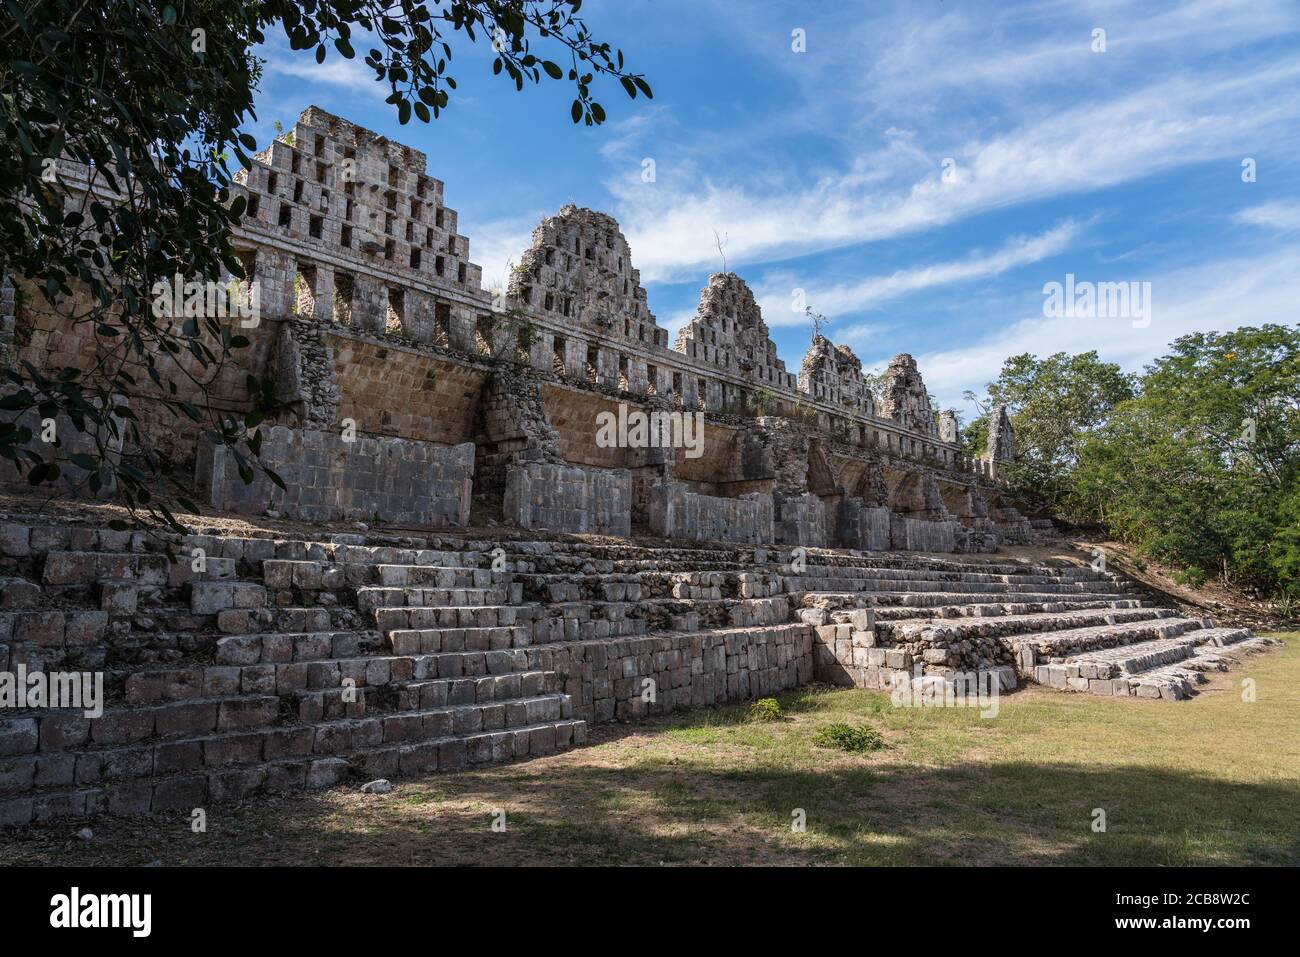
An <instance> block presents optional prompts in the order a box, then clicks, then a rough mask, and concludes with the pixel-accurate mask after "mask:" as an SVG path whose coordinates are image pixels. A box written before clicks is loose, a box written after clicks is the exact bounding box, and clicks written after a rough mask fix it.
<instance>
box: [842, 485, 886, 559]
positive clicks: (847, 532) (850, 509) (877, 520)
mask: <svg viewBox="0 0 1300 957" xmlns="http://www.w3.org/2000/svg"><path fill="white" fill-rule="evenodd" d="M838 511H839V516H838V518H839V521H838V525H837V531H838V540H837V544H838V545H840V546H841V547H843V548H856V549H860V550H862V551H870V552H883V551H888V549H889V547H890V512H889V509H888V508H886V507H885V506H883V505H867V504H865V503H864V502H863V501H862V499H860V498H854V497H849V496H846V497H845V498H844V499H843V500H842V501H841V502H840V503H839V505H838Z"/></svg>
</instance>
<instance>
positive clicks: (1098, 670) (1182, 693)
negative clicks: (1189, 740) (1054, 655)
mask: <svg viewBox="0 0 1300 957" xmlns="http://www.w3.org/2000/svg"><path fill="white" fill-rule="evenodd" d="M1271 644H1274V642H1273V641H1272V640H1271V639H1267V638H1256V637H1254V636H1252V635H1251V633H1250V630H1249V629H1247V628H1201V629H1197V630H1195V631H1190V632H1188V633H1187V634H1185V635H1183V636H1181V637H1179V638H1171V639H1155V640H1152V641H1145V642H1138V643H1135V644H1131V645H1124V646H1121V647H1118V648H1111V649H1106V650H1102V651H1094V652H1084V653H1082V654H1078V655H1072V656H1070V657H1068V658H1066V659H1065V660H1064V661H1062V662H1055V663H1051V664H1045V665H1038V666H1036V667H1035V668H1034V680H1035V681H1037V682H1039V683H1040V684H1045V685H1048V686H1049V687H1053V688H1063V689H1065V690H1069V691H1087V692H1089V693H1091V694H1101V695H1115V696H1121V697H1139V698H1160V699H1162V700H1168V701H1180V700H1182V699H1184V698H1187V697H1188V696H1189V695H1190V694H1191V693H1192V689H1193V688H1194V687H1195V686H1196V685H1197V684H1201V683H1203V682H1204V681H1205V672H1207V671H1224V670H1227V667H1228V662H1229V660H1231V657H1232V656H1233V655H1237V654H1241V653H1244V652H1251V651H1258V650H1262V649H1264V648H1266V647H1268V646H1270V645H1271Z"/></svg>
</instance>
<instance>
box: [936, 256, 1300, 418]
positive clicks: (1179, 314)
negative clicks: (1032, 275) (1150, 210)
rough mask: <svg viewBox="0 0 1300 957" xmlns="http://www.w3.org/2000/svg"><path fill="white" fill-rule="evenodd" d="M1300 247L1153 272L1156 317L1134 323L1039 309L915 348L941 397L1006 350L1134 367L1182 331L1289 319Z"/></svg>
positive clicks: (988, 375) (954, 393)
mask: <svg viewBox="0 0 1300 957" xmlns="http://www.w3.org/2000/svg"><path fill="white" fill-rule="evenodd" d="M1297 261H1300V246H1290V247H1284V248H1280V249H1277V250H1275V251H1273V252H1272V253H1270V254H1269V255H1267V256H1262V257H1241V258H1236V259H1226V260H1218V261H1212V262H1206V263H1199V264H1197V265H1195V266H1190V267H1186V268H1182V269H1179V270H1175V271H1172V272H1168V273H1165V274H1163V275H1158V276H1156V277H1154V278H1153V279H1152V281H1151V288H1152V320H1151V324H1150V325H1149V326H1147V327H1146V328H1134V327H1133V325H1132V322H1131V321H1130V320H1125V319H1093V320H1079V319H1051V318H1045V317H1044V316H1042V315H1041V314H1040V315H1036V316H1032V317H1025V318H1022V319H1020V320H1019V321H1016V322H1013V323H1010V324H1008V325H1007V326H1006V327H1005V328H1003V329H1002V331H1000V332H998V333H996V334H994V335H992V336H989V337H987V338H986V339H984V340H982V341H979V342H974V343H967V344H963V345H962V346H961V347H960V348H954V349H948V350H943V351H939V352H932V353H930V354H928V355H918V356H917V360H916V361H917V365H918V367H919V368H920V370H921V374H922V376H924V378H925V382H926V385H927V386H928V387H929V389H930V391H931V392H933V393H935V395H937V396H938V397H939V399H940V401H941V402H942V403H944V404H945V406H947V405H953V404H955V403H959V402H960V398H961V394H962V392H963V391H965V390H967V389H971V390H973V391H975V392H977V393H979V392H982V391H983V389H984V386H985V384H986V383H988V382H990V381H991V380H993V379H994V378H996V377H997V374H998V371H999V370H1000V369H1001V368H1002V362H1003V360H1005V359H1006V358H1007V357H1008V356H1012V355H1016V354H1018V353H1021V352H1031V353H1034V354H1035V355H1038V356H1045V355H1051V354H1052V353H1055V352H1068V353H1077V352H1087V351H1089V350H1092V349H1096V350H1097V352H1098V353H1099V354H1100V355H1101V357H1102V358H1103V359H1104V360H1106V361H1109V362H1117V363H1119V364H1120V365H1121V366H1122V367H1123V368H1125V369H1126V370H1130V371H1139V370H1140V369H1141V367H1142V365H1143V364H1144V363H1146V362H1149V361H1151V360H1152V359H1154V358H1156V357H1157V356H1159V355H1162V354H1163V353H1164V352H1165V351H1166V347H1167V346H1168V345H1169V343H1171V342H1172V341H1173V340H1174V339H1177V338H1178V337H1179V336H1182V335H1186V334H1188V333H1192V332H1208V331H1211V330H1214V331H1219V332H1223V331H1227V330H1229V329H1234V328H1237V327H1238V326H1243V325H1261V324H1263V323H1266V322H1282V323H1285V322H1289V321H1291V319H1292V318H1293V317H1294V314H1295V303H1296V302H1297V300H1300V272H1297V270H1296V268H1295V264H1296V262H1297Z"/></svg>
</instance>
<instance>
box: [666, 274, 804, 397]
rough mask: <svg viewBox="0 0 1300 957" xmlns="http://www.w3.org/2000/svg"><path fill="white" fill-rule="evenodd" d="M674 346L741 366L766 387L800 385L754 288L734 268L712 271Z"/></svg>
mask: <svg viewBox="0 0 1300 957" xmlns="http://www.w3.org/2000/svg"><path fill="white" fill-rule="evenodd" d="M674 348H675V349H676V350H677V351H678V352H681V353H684V354H685V355H688V356H690V357H691V358H693V359H700V360H703V361H704V362H707V363H709V364H712V365H716V366H720V367H721V368H724V369H734V370H736V371H739V372H741V373H742V374H744V375H745V376H746V377H747V378H749V379H751V380H752V381H753V382H754V383H756V384H757V385H758V386H759V387H761V388H766V389H772V388H777V389H782V390H792V389H794V388H795V384H796V383H795V379H794V376H792V375H790V374H789V373H788V372H786V371H785V362H784V360H782V359H781V358H780V357H778V356H777V354H776V343H774V342H773V341H772V337H771V336H770V335H769V334H768V329H767V324H766V323H765V322H764V321H763V313H762V310H761V309H759V307H758V303H757V302H756V301H755V299H754V293H753V292H752V291H751V290H750V288H749V285H748V284H747V283H746V282H745V281H744V280H743V279H741V278H740V277H739V276H737V275H736V274H735V273H731V272H728V273H716V274H714V275H712V276H710V277H709V283H708V285H707V286H705V287H704V289H703V290H702V291H701V292H700V304H699V307H698V309H697V311H696V314H695V318H694V319H692V320H691V321H690V322H689V323H687V324H686V325H684V326H682V328H681V329H680V330H679V331H678V333H677V341H676V343H675V344H674ZM723 404H724V406H725V402H724V403H723ZM758 411H759V412H761V411H763V410H758Z"/></svg>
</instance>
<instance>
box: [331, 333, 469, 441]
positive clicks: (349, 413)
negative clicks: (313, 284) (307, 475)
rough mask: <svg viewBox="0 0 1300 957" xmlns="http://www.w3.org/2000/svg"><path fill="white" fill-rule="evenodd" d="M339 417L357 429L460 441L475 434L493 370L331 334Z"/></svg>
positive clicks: (418, 438) (422, 438)
mask: <svg viewBox="0 0 1300 957" xmlns="http://www.w3.org/2000/svg"><path fill="white" fill-rule="evenodd" d="M328 338H329V340H330V344H331V347H332V352H333V355H334V371H335V375H336V376H337V379H338V383H339V390H340V392H341V393H342V400H341V402H340V404H339V409H338V416H339V419H340V421H341V420H342V419H345V418H350V419H353V420H354V421H355V422H356V427H357V429H358V431H361V432H375V433H379V434H382V435H399V436H401V437H403V438H408V439H415V440H417V441H421V442H438V443H443V444H448V445H455V444H459V443H461V442H467V441H470V440H471V439H473V438H474V431H475V429H474V419H475V414H476V412H477V409H478V404H479V394H480V392H481V390H482V388H483V383H484V382H485V381H486V380H487V377H488V374H487V373H486V372H485V371H484V370H482V369H479V368H476V367H474V366H472V365H470V364H468V363H464V362H457V361H455V360H453V359H451V358H449V357H445V356H437V355H434V354H432V353H427V352H419V351H417V350H415V349H406V348H401V347H395V346H393V345H391V344H388V343H383V342H376V341H373V340H370V339H366V338H357V337H353V336H350V335H343V334H338V333H336V334H331V335H330V336H329V337H328Z"/></svg>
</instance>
